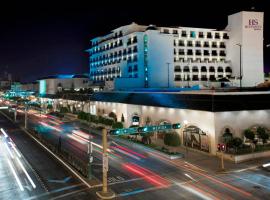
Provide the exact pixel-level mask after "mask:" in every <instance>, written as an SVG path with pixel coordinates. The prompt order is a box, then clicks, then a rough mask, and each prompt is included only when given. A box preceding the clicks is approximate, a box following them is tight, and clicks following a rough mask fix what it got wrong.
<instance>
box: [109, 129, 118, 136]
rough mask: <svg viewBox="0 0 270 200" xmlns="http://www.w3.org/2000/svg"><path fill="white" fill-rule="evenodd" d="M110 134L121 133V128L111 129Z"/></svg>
mask: <svg viewBox="0 0 270 200" xmlns="http://www.w3.org/2000/svg"><path fill="white" fill-rule="evenodd" d="M109 133H110V135H118V134H119V133H120V131H119V130H117V129H115V130H110V132H109Z"/></svg>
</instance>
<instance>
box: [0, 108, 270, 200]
mask: <svg viewBox="0 0 270 200" xmlns="http://www.w3.org/2000/svg"><path fill="white" fill-rule="evenodd" d="M6 113H7V112H6ZM10 116H12V114H11V115H10ZM17 119H18V123H20V124H21V125H23V123H24V115H23V113H20V114H19V115H18V118H17ZM52 121H54V124H55V126H53V125H52V124H53V123H52ZM3 122H4V123H3ZM41 122H42V123H41ZM1 123H2V124H4V125H5V126H4V125H3V127H4V128H6V129H7V130H12V127H13V126H14V125H12V124H11V123H10V122H7V120H5V118H4V117H3V116H1ZM56 123H58V122H56V120H51V119H48V118H40V117H38V116H37V115H31V114H30V115H29V123H28V127H37V126H40V125H42V126H47V127H46V131H44V132H43V133H42V134H44V135H45V136H46V137H47V138H48V139H49V140H50V141H51V142H52V143H55V144H59V137H60V136H61V148H64V149H68V150H69V151H72V152H73V153H74V154H75V155H76V156H78V157H79V158H80V159H83V160H87V159H88V157H87V144H88V143H87V142H86V140H85V138H91V142H92V145H93V150H94V151H93V156H94V161H93V163H92V165H91V167H92V175H93V177H94V178H95V179H98V180H102V154H101V152H102V149H101V146H100V145H101V131H98V130H94V129H91V130H90V133H89V132H88V126H87V125H85V124H81V123H80V122H78V121H74V122H65V123H59V124H58V125H57V124H56ZM2 124H1V126H2ZM9 132H10V136H11V138H12V139H13V140H14V142H15V143H16V145H17V146H18V148H19V149H20V147H21V146H22V145H24V147H26V146H36V144H35V143H34V142H33V141H32V140H31V139H30V138H28V136H25V134H24V133H22V134H16V133H17V132H22V131H19V130H17V131H9ZM89 135H90V137H89ZM110 139H111V140H110V147H109V149H110V151H109V174H108V177H109V178H108V183H109V187H110V188H111V189H112V190H113V191H114V192H115V193H116V196H117V199H155V200H156V199H267V198H268V196H269V194H270V178H269V172H266V171H263V170H261V169H259V168H256V169H248V170H243V171H240V172H232V173H226V174H216V173H212V172H208V171H205V170H203V169H201V168H198V167H196V166H193V165H192V164H190V163H188V162H185V160H184V159H177V160H169V159H166V158H164V157H161V156H160V155H159V154H157V153H153V152H151V151H148V149H145V148H139V147H138V146H135V145H130V144H128V143H126V142H121V140H119V139H116V138H114V137H110ZM24 141H27V143H29V144H30V143H31V145H25V144H24V143H25V142H24ZM35 149H36V151H35V152H31V153H29V152H27V148H23V152H22V153H23V154H24V155H26V156H27V155H28V156H29V158H28V160H33V158H32V157H34V158H37V157H39V158H42V159H37V160H36V161H33V162H35V163H36V166H37V167H36V169H37V170H38V172H39V173H40V174H41V177H43V179H44V177H47V178H46V179H45V185H47V187H48V188H49V190H50V191H55V190H57V189H59V188H62V189H63V188H65V187H67V188H68V187H69V186H72V187H73V186H74V185H78V186H77V187H74V188H72V189H69V188H68V189H67V191H65V192H76V191H80V190H82V189H83V188H85V186H83V185H81V184H82V183H80V182H78V180H76V179H75V178H71V180H69V181H67V183H64V185H65V187H64V186H62V185H61V186H59V185H60V184H58V185H57V184H56V183H55V181H52V180H64V179H65V178H67V177H69V176H70V174H69V173H68V171H67V170H66V169H65V168H64V167H63V166H61V165H59V164H57V163H55V162H53V161H52V160H51V161H47V159H49V160H50V158H49V157H46V154H44V152H43V154H42V151H41V150H38V149H39V148H38V147H36V148H35ZM30 154H31V158H30ZM45 163H46V164H45ZM31 164H32V163H31ZM49 165H52V166H50V169H53V170H49V171H48V168H47V167H48V166H49ZM44 167H45V168H46V169H44ZM56 182H57V181H56ZM63 182H64V181H63ZM64 190H65V189H64ZM60 193H61V192H60ZM80 193H81V192H79V193H78V194H80ZM75 194H76V197H78V194H77V193H75ZM90 194H91V195H93V194H94V192H93V191H91V192H90ZM58 195H59V194H58ZM85 195H88V192H87V191H86V189H85V191H84V192H82V196H81V198H80V199H84V197H85ZM68 197H69V198H72V197H73V196H72V195H71V196H68ZM63 198H66V197H63ZM93 198H96V197H93ZM30 199H31V198H30Z"/></svg>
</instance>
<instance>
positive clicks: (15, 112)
mask: <svg viewBox="0 0 270 200" xmlns="http://www.w3.org/2000/svg"><path fill="white" fill-rule="evenodd" d="M16 121H17V108H15V111H14V122H16Z"/></svg>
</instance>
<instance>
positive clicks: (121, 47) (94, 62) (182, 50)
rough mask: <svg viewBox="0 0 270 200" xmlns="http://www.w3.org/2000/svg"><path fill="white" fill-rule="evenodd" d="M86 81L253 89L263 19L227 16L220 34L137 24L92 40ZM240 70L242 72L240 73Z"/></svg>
mask: <svg viewBox="0 0 270 200" xmlns="http://www.w3.org/2000/svg"><path fill="white" fill-rule="evenodd" d="M87 51H88V53H89V60H90V62H89V65H90V78H91V79H92V80H93V81H94V82H105V85H107V87H108V88H111V89H115V90H125V89H129V88H168V87H169V88H175V87H184V86H193V85H199V86H201V87H212V86H215V87H219V86H226V85H233V86H237V85H239V83H240V81H239V80H240V75H241V77H242V86H244V87H251V86H255V85H257V84H259V83H261V82H263V80H264V74H263V13H262V12H246V11H243V12H239V13H236V14H233V15H230V16H228V25H227V27H226V28H225V29H223V30H216V29H204V28H190V27H173V28H172V27H156V26H154V25H149V26H142V25H138V24H136V23H132V24H130V25H126V26H122V27H119V28H116V29H114V30H112V31H111V32H110V33H109V34H107V35H105V36H101V37H96V38H94V39H92V40H91V48H90V49H89V50H87ZM240 68H241V69H240Z"/></svg>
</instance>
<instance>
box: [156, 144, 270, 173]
mask: <svg viewBox="0 0 270 200" xmlns="http://www.w3.org/2000/svg"><path fill="white" fill-rule="evenodd" d="M152 142H153V143H155V144H158V145H161V146H164V144H163V142H161V140H160V139H158V140H152ZM168 148H170V147H168ZM171 149H173V150H174V151H176V152H179V153H182V154H183V155H184V158H183V159H184V160H185V161H186V162H188V163H190V164H192V165H195V166H197V167H198V168H201V169H203V170H205V171H210V172H213V173H216V172H220V171H221V170H220V169H221V159H220V157H218V156H214V155H210V154H208V153H205V152H201V151H199V150H195V149H192V148H186V147H183V146H180V147H177V148H171ZM175 162H177V160H176V161H175ZM267 162H270V158H258V159H254V160H250V161H246V162H243V163H238V164H236V163H234V162H232V161H229V160H225V159H224V167H225V170H226V172H231V171H239V170H245V169H250V168H256V167H259V166H261V165H262V164H264V163H267Z"/></svg>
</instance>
